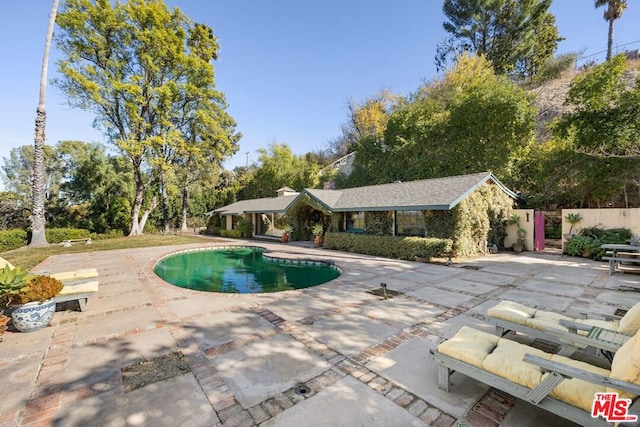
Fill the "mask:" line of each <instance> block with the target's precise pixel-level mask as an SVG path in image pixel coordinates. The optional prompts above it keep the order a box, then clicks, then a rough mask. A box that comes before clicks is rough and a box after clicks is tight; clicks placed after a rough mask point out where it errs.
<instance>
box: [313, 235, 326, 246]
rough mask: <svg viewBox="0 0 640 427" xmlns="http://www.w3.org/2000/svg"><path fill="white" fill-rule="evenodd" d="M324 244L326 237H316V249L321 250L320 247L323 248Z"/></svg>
mask: <svg viewBox="0 0 640 427" xmlns="http://www.w3.org/2000/svg"><path fill="white" fill-rule="evenodd" d="M323 243H324V237H322V236H314V238H313V245H314V246H315V247H316V248H319V247H320V246H322V244H323Z"/></svg>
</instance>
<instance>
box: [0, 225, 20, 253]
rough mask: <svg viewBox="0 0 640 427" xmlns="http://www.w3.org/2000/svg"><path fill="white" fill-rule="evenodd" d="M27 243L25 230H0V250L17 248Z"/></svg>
mask: <svg viewBox="0 0 640 427" xmlns="http://www.w3.org/2000/svg"><path fill="white" fill-rule="evenodd" d="M26 244H27V232H26V231H24V230H22V229H14V230H1V231H0V252H5V251H10V250H12V249H18V248H20V247H22V246H25V245H26Z"/></svg>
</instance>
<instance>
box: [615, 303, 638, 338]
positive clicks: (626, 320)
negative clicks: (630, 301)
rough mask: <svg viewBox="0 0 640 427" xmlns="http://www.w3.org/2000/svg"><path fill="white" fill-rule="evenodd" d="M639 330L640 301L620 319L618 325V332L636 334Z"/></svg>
mask: <svg viewBox="0 0 640 427" xmlns="http://www.w3.org/2000/svg"><path fill="white" fill-rule="evenodd" d="M638 330H640V302H639V303H637V304H636V305H634V306H633V307H631V308H630V309H629V311H627V313H626V314H625V315H624V316H623V317H622V319H620V326H619V327H618V332H621V333H623V334H627V335H634V334H635V333H636V332H638Z"/></svg>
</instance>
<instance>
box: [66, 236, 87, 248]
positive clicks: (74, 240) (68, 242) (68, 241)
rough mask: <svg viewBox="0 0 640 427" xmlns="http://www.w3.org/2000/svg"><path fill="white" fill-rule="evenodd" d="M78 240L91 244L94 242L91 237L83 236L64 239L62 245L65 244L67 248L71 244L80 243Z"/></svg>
mask: <svg viewBox="0 0 640 427" xmlns="http://www.w3.org/2000/svg"><path fill="white" fill-rule="evenodd" d="M78 242H85V244H87V245H90V244H91V243H92V241H91V237H82V238H79V239H68V240H63V241H62V243H60V244H61V245H62V246H64V247H65V248H68V247H69V246H71V244H72V243H78Z"/></svg>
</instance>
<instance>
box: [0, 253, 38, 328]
mask: <svg viewBox="0 0 640 427" xmlns="http://www.w3.org/2000/svg"><path fill="white" fill-rule="evenodd" d="M32 277H33V276H31V275H30V274H29V272H28V271H25V270H22V269H20V267H13V266H11V265H9V264H6V265H5V266H4V268H2V269H0V302H2V304H3V306H7V305H8V304H9V302H10V298H11V297H12V296H13V295H17V294H18V293H20V292H21V291H27V290H28V289H29V286H28V285H27V282H29V280H31V278H32ZM9 319H10V317H9V316H7V315H5V314H4V312H3V313H2V314H0V340H2V334H3V333H4V331H6V330H7V323H9Z"/></svg>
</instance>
